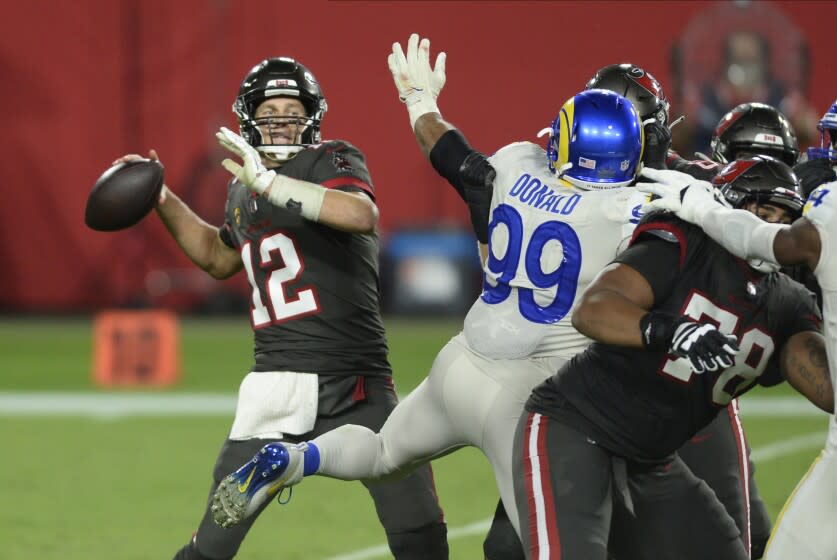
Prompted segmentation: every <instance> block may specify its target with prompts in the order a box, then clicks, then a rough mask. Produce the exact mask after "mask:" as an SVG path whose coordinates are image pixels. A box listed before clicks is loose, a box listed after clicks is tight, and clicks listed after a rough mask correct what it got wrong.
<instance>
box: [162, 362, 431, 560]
mask: <svg viewBox="0 0 837 560" xmlns="http://www.w3.org/2000/svg"><path fill="white" fill-rule="evenodd" d="M365 381H366V385H365V392H366V399H365V400H363V401H361V402H359V403H358V404H356V405H354V406H353V407H351V408H350V409H348V410H347V411H345V412H343V413H341V414H339V415H336V416H333V417H323V416H319V417H318V418H317V421H316V423H315V425H314V429H313V430H312V431H311V432H309V433H306V434H301V435H298V436H287V437H286V438H285V441H288V442H290V443H298V442H301V441H309V440H312V439H314V438H315V437H317V436H319V435H320V434H323V433H325V432H327V431H329V430H332V429H334V428H336V427H338V426H342V425H343V424H359V425H361V426H366V427H368V428H369V429H371V430H375V431H378V430H379V429H380V428H381V426H382V425H383V424H384V421H385V420H386V418H387V416H389V414H390V412H391V411H392V409H393V408H395V405H396V403H397V402H398V399H397V397H396V395H395V391H394V389H393V388H392V385H391V383H390V381H389V379H387V378H375V377H368V378H366V380H365ZM271 441H275V440H266V439H265V440H263V439H252V440H246V441H232V440H229V439H228V440H226V441H225V442H224V445H223V447H222V448H221V452H220V453H219V455H218V460H217V461H216V463H215V468H214V470H213V473H212V474H213V484H212V487H211V488H210V491H209V500H208V501H207V506H206V509H205V511H204V515H203V519H202V520H201V523H200V526H199V527H198V530H197V533H196V534H195V537H194V539H193V541H192V542H190V543H189V544H188V545H187V546H186V547H184V548H183V549H181V551H179V552H178V553H177V555H176V556H175V558H177V559H180V558H201V559H203V558H206V559H211V560H221V559H227V558H232V557H234V556H235V554H236V553H237V552H238V549H239V547H240V546H241V543H242V541H243V540H244V537H245V536H246V535H247V532H248V531H249V530H250V527H251V526H252V525H253V523H254V522H255V520H256V518H257V517H258V515H259V514H260V513H261V511H259V512H257V513H256V514H255V515H253V516H252V517H249V518H248V519H246V520H245V521H244V522H242V523H240V524H239V525H235V526H234V527H231V528H229V529H222V528H221V527H219V526H218V525H216V524H215V522H214V521H213V520H212V515H211V513H210V510H209V506H210V505H211V500H212V495H213V494H214V492H215V489H216V488H217V487H218V484H219V483H220V482H221V480H223V479H224V477H225V476H227V475H228V474H230V473H231V472H233V471H235V470H236V469H238V467H240V466H241V465H243V464H244V463H246V462H247V461H249V460H250V459H252V457H253V455H255V454H256V453H257V452H258V450H259V449H261V448H262V447H263V446H264V445H266V444H267V443H270V442H271ZM364 485H365V486H366V488H367V489H368V490H369V494H370V495H371V496H372V499H373V500H374V501H375V508H376V510H377V513H378V519H380V521H381V525H383V527H384V530H385V531H386V535H387V541H388V543H389V547H390V550H391V551H392V553H393V555H394V556H395V558H396V559H398V560H438V559H441V560H446V559H447V557H448V545H447V530H446V527H445V523H444V520H443V513H442V510H441V508H440V507H439V503H438V501H437V499H436V490H435V488H434V485H433V474H432V471H431V470H430V466H429V465H425V466H422V467H420V468H418V469H416V470H415V471H414V472H413V473H412V474H410V476H408V477H406V478H403V479H399V480H397V481H395V482H387V483H374V484H371V483H370V484H367V483H364ZM303 496H304V493H299V495H298V496H297V497H296V498H295V499H294V501H293V503H291V504H289V505H288V506H287V507H291V508H293V507H303V504H301V503H297V501H298V500H299V501H302V500H301V498H303ZM270 503H272V501H270V500H269V501H268V502H267V503H266V504H265V506H264V507H267V505H269V504H270ZM347 513H350V512H348V511H347Z"/></svg>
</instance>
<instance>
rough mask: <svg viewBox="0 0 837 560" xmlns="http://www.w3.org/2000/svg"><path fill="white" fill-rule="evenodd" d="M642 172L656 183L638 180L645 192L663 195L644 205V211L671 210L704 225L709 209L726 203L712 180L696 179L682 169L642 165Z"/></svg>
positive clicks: (689, 220) (639, 185)
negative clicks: (708, 181)
mask: <svg viewBox="0 0 837 560" xmlns="http://www.w3.org/2000/svg"><path fill="white" fill-rule="evenodd" d="M642 176H643V177H646V178H647V179H651V180H652V181H654V182H653V183H637V186H636V188H637V189H639V190H640V191H641V192H644V193H650V194H653V195H656V196H657V197H659V198H656V199H654V200H651V201H650V202H647V203H646V204H644V205H643V207H642V211H643V212H644V213H647V212H652V211H654V210H668V211H669V212H674V213H675V214H677V216H679V217H680V218H682V219H684V220H686V221H687V222H691V223H693V224H697V225H701V224H700V222H701V218H702V216H703V215H704V213H705V212H707V211H709V210H711V209H713V208H715V207H717V206H718V205H723V204H722V203H721V201H720V199H719V197H718V195H717V193H716V191H715V188H714V187H713V186H712V184H711V183H707V182H706V181H701V180H699V179H695V178H694V177H692V176H691V175H687V174H686V173H681V172H680V171H673V170H668V169H666V170H661V169H649V168H647V167H645V168H643V169H642Z"/></svg>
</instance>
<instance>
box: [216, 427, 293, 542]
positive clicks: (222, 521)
mask: <svg viewBox="0 0 837 560" xmlns="http://www.w3.org/2000/svg"><path fill="white" fill-rule="evenodd" d="M307 447H308V445H307V444H305V443H300V444H297V445H294V444H290V443H281V442H276V443H269V444H267V445H265V446H264V447H262V448H261V450H260V451H259V452H258V453H256V456H255V457H253V460H252V461H249V462H248V463H246V464H245V465H244V466H242V467H241V468H239V469H238V470H237V471H235V472H234V473H232V474H230V475H227V477H226V478H224V480H222V481H221V484H219V485H218V488H217V489H216V490H215V494H214V495H213V496H212V507H211V510H212V519H214V520H215V523H217V524H218V525H220V526H221V527H224V528H227V527H232V526H233V525H237V524H238V523H241V522H242V521H243V520H245V519H246V518H248V517H250V516H251V515H253V513H255V512H256V511H257V510H258V509H259V508H260V507H261V506H262V505H263V504H264V503H265V502H267V501H268V500H270V499H272V498H273V497H274V496H275V495H276V494H277V493H278V492H279V491H280V490H281V489H282V488H287V487H289V486H293V485H294V484H296V483H297V482H299V481H300V480H302V475H303V467H304V465H305V461H304V458H305V450H306V448H307Z"/></svg>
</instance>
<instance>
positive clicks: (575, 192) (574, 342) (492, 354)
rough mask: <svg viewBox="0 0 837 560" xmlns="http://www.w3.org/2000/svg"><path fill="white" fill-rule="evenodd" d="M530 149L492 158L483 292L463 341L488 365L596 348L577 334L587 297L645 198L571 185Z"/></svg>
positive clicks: (514, 147) (629, 190) (514, 148)
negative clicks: (575, 321)
mask: <svg viewBox="0 0 837 560" xmlns="http://www.w3.org/2000/svg"><path fill="white" fill-rule="evenodd" d="M546 158H547V156H546V152H545V150H544V149H543V148H541V147H540V146H537V145H535V144H532V143H530V142H518V143H514V144H510V145H508V146H506V147H504V148H502V149H501V150H499V151H498V152H497V153H496V154H494V155H493V156H491V157H490V158H489V161H490V162H491V164H492V166H493V167H494V169H495V170H496V172H497V176H496V178H495V180H494V195H493V199H492V202H491V214H490V222H489V243H488V245H489V256H488V260H487V261H486V263H485V266H484V272H485V274H484V278H485V280H484V283H483V293H482V295H481V296H480V298H479V299H478V300H477V301H476V302H475V303H474V305H473V306H472V307H471V310H470V311H469V312H468V316H467V317H466V319H465V337H466V339H467V341H468V345H469V346H470V347H471V348H472V349H473V350H474V351H476V352H478V353H480V354H482V355H484V356H487V357H489V358H523V357H527V356H538V357H542V356H559V357H563V358H566V359H569V358H570V357H572V356H573V355H575V354H576V353H577V352H579V351H581V350H583V349H584V348H585V347H586V346H587V345H588V344H589V342H590V340H589V339H588V338H587V337H585V336H584V335H582V334H580V333H579V332H578V331H576V330H575V329H574V328H573V326H572V310H573V306H574V305H575V302H576V300H577V299H578V298H579V296H580V295H581V293H582V292H583V291H584V290H585V288H587V286H588V285H589V284H590V282H592V280H593V279H594V278H595V277H596V275H597V274H598V273H599V272H600V271H601V270H602V269H603V268H604V267H605V266H607V265H608V264H609V263H610V262H611V261H612V260H613V258H614V257H615V256H616V254H617V253H618V252H619V250H620V249H621V248H623V247H624V246H625V244H626V241H627V239H628V238H630V235H631V232H632V231H633V228H634V226H635V224H636V222H637V221H638V220H639V217H640V214H639V211H640V207H641V205H642V203H643V202H644V201H645V198H646V195H644V194H643V193H641V192H639V191H637V190H636V189H634V188H633V187H622V188H615V189H609V190H601V191H584V190H580V189H576V188H574V187H569V186H565V185H564V183H561V182H559V180H558V178H557V177H556V175H554V174H552V173H550V171H549V168H548V167H547V163H546V162H547V159H546Z"/></svg>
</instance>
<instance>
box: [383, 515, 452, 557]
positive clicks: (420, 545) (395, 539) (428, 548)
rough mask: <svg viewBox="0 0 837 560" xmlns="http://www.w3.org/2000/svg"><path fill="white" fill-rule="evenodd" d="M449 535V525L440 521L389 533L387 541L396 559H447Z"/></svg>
mask: <svg viewBox="0 0 837 560" xmlns="http://www.w3.org/2000/svg"><path fill="white" fill-rule="evenodd" d="M447 537H448V527H447V525H445V524H444V523H442V522H439V523H431V524H429V525H425V526H424V527H420V528H418V529H416V530H414V531H401V532H398V533H387V542H388V543H389V549H390V550H391V551H392V554H393V555H394V556H395V558H396V560H447V558H448V538H447Z"/></svg>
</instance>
